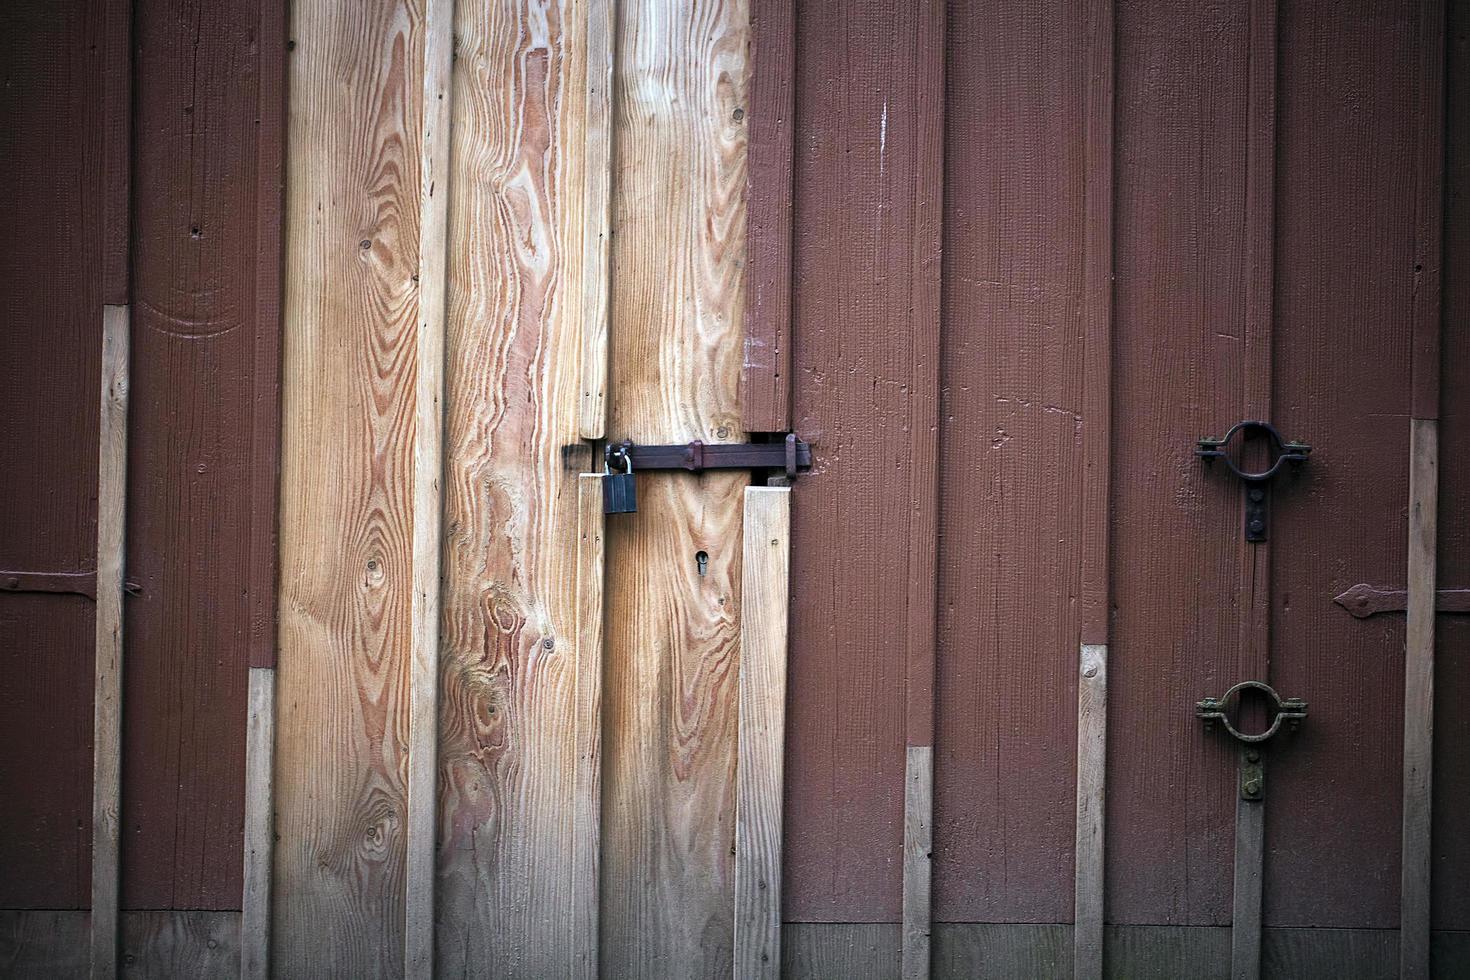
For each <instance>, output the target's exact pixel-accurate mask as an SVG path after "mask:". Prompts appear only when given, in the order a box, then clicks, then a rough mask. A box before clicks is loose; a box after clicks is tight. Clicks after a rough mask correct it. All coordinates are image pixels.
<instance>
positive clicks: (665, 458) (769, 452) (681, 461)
mask: <svg viewBox="0 0 1470 980" xmlns="http://www.w3.org/2000/svg"><path fill="white" fill-rule="evenodd" d="M603 460H604V463H605V473H604V475H603V481H604V482H603V491H602V505H603V506H602V510H603V513H605V514H632V513H635V512H636V511H637V510H638V502H637V489H636V487H635V486H634V483H633V471H634V470H635V469H636V470H686V471H688V472H690V473H703V472H704V471H705V470H780V471H784V472H785V474H786V475H787V476H788V477H794V476H796V475H797V474H798V473H800V472H801V471H802V470H808V469H811V465H812V447H811V446H810V445H808V444H807V443H805V442H802V441H801V440H800V439H798V438H796V434H795V433H794V432H793V433H790V434H788V435H787V436H786V437H785V438H784V439H782V440H781V441H779V442H733V443H705V442H703V441H701V440H699V439H696V440H694V441H693V442H690V443H686V444H685V445H682V446H677V445H676V446H641V445H638V444H637V443H634V442H632V441H629V440H624V441H622V442H610V443H608V445H607V449H606V450H604V451H603Z"/></svg>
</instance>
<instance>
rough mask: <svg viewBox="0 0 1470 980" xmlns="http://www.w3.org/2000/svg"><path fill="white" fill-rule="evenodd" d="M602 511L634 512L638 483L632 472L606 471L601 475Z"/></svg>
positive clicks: (605, 512) (606, 512) (636, 504)
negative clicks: (634, 480) (634, 479)
mask: <svg viewBox="0 0 1470 980" xmlns="http://www.w3.org/2000/svg"><path fill="white" fill-rule="evenodd" d="M602 512H603V513H604V514H636V513H637V512H638V485H637V484H636V483H635V482H633V474H632V473H607V474H604V475H603V477H602Z"/></svg>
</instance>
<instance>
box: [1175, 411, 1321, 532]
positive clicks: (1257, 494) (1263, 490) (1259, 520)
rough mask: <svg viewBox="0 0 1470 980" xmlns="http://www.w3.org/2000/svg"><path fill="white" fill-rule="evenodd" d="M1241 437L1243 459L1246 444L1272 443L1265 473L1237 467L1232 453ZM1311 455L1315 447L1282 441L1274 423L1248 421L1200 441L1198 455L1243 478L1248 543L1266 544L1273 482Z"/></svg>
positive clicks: (1207, 461)
mask: <svg viewBox="0 0 1470 980" xmlns="http://www.w3.org/2000/svg"><path fill="white" fill-rule="evenodd" d="M1237 435H1238V436H1240V441H1241V450H1242V455H1244V446H1245V443H1246V442H1249V441H1250V440H1252V439H1261V438H1264V439H1266V440H1268V441H1267V452H1268V453H1269V457H1270V465H1268V466H1267V467H1266V468H1265V469H1264V470H1259V471H1251V470H1246V469H1243V468H1242V467H1241V466H1240V465H1239V464H1237V463H1236V462H1235V460H1234V459H1232V458H1231V456H1230V452H1229V446H1230V443H1231V441H1232V440H1234V439H1235V437H1236V436H1237ZM1311 452H1312V447H1311V446H1309V445H1307V444H1306V443H1304V442H1287V441H1286V440H1284V439H1282V438H1281V433H1279V432H1277V431H1276V427H1275V426H1273V425H1272V424H1271V423H1270V422H1258V421H1253V420H1246V421H1244V422H1237V423H1235V424H1234V425H1232V426H1231V427H1230V431H1229V432H1227V433H1225V435H1224V436H1223V437H1222V438H1219V439H1212V438H1204V439H1201V440H1199V442H1198V445H1197V448H1196V449H1195V451H1194V454H1195V455H1196V456H1198V457H1199V458H1200V459H1202V460H1204V461H1205V463H1206V464H1209V463H1213V462H1214V461H1215V460H1217V459H1223V460H1224V461H1225V465H1226V466H1227V467H1229V469H1230V472H1231V473H1234V474H1235V475H1236V476H1237V477H1239V478H1240V481H1241V483H1242V484H1244V487H1245V539H1246V540H1247V541H1265V540H1266V531H1267V529H1268V527H1269V524H1270V510H1271V508H1270V504H1271V481H1272V480H1274V479H1275V478H1276V476H1277V475H1278V474H1279V473H1280V472H1281V471H1282V468H1283V467H1286V466H1290V467H1292V468H1293V469H1295V468H1297V467H1300V466H1301V465H1302V464H1303V463H1305V462H1306V461H1307V457H1308V456H1309V455H1310V454H1311Z"/></svg>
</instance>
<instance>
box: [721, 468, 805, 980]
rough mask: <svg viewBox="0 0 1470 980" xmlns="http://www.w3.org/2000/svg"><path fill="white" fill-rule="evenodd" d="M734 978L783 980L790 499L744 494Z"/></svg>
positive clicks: (777, 490) (767, 491) (783, 492)
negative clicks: (784, 774)
mask: <svg viewBox="0 0 1470 980" xmlns="http://www.w3.org/2000/svg"><path fill="white" fill-rule="evenodd" d="M741 533H742V534H743V535H744V552H743V554H742V556H741V560H742V568H743V575H742V579H741V591H740V596H741V610H742V614H741V618H740V675H739V685H740V690H739V701H740V711H739V722H738V724H739V732H738V736H737V756H738V758H737V760H736V767H737V768H736V784H735V794H736V795H735V934H734V953H735V966H734V969H735V976H737V977H750V978H752V980H754V978H758V977H772V978H774V977H779V976H780V975H781V808H782V804H783V795H782V788H783V785H784V784H783V781H782V773H783V765H784V756H785V748H786V623H787V614H788V608H789V603H790V595H791V581H790V567H791V490H790V488H788V487H747V488H746V490H745V511H744V514H743V521H742V525H741Z"/></svg>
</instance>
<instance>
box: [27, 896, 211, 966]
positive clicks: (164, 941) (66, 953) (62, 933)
mask: <svg viewBox="0 0 1470 980" xmlns="http://www.w3.org/2000/svg"><path fill="white" fill-rule="evenodd" d="M88 919H89V914H88V913H87V912H85V911H71V910H68V911H50V910H4V911H0V976H3V977H5V978H6V980H79V978H81V977H85V976H86V975H87V954H88V948H87V922H88ZM119 938H120V942H119V953H120V955H119V960H120V964H121V965H120V967H119V973H120V975H121V976H122V977H124V978H132V977H136V978H139V980H152V978H158V977H200V978H210V980H213V978H216V977H218V978H222V980H223V978H232V977H235V976H238V975H239V966H240V945H239V944H240V913H239V912H232V911H224V912H202V911H155V912H123V913H121V915H120V937H119Z"/></svg>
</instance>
